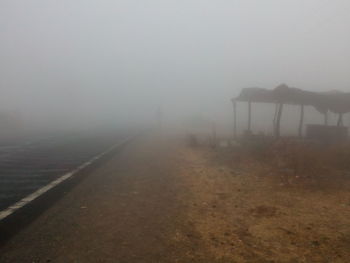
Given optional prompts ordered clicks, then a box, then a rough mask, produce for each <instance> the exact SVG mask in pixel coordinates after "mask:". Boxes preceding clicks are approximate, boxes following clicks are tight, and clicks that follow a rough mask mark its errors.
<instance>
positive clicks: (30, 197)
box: [0, 137, 131, 221]
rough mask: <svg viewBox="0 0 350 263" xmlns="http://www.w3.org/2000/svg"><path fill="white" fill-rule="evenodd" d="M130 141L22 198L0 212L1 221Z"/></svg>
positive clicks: (110, 149)
mask: <svg viewBox="0 0 350 263" xmlns="http://www.w3.org/2000/svg"><path fill="white" fill-rule="evenodd" d="M130 139H131V137H129V138H127V139H125V140H124V141H122V142H120V143H117V144H115V145H113V146H112V147H110V148H109V149H108V150H106V151H105V152H103V153H101V154H99V155H97V156H95V157H93V158H92V159H90V160H89V161H87V162H85V163H83V164H82V165H80V166H79V167H78V168H76V169H74V170H73V171H70V172H68V173H66V174H64V175H62V176H61V177H60V178H58V179H56V180H54V181H52V182H51V183H49V184H48V185H45V186H43V187H42V188H40V189H39V190H37V191H35V192H34V193H32V194H30V195H28V196H26V197H24V198H22V199H21V200H20V201H18V202H16V203H14V204H13V205H11V206H9V207H8V208H6V209H5V210H2V211H0V221H2V220H4V219H5V218H6V217H8V216H10V215H12V214H13V213H14V212H16V211H17V210H18V209H20V208H22V207H24V206H25V205H27V204H29V203H30V202H32V201H33V200H35V199H37V198H38V197H39V196H41V195H43V194H44V193H46V192H48V191H49V190H51V189H52V188H54V187H56V186H57V185H59V184H61V183H62V182H64V181H66V180H67V179H69V178H71V177H72V176H74V175H75V174H77V173H78V172H80V171H81V170H83V169H85V168H86V167H88V166H90V165H92V164H93V163H95V162H96V161H98V160H99V159H101V158H102V157H103V156H105V155H107V154H108V153H110V152H112V151H113V150H115V149H117V148H118V147H120V146H122V145H123V144H125V143H126V142H127V141H129V140H130Z"/></svg>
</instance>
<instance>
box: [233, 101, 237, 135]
mask: <svg viewBox="0 0 350 263" xmlns="http://www.w3.org/2000/svg"><path fill="white" fill-rule="evenodd" d="M232 106H233V138H234V139H237V102H236V100H232Z"/></svg>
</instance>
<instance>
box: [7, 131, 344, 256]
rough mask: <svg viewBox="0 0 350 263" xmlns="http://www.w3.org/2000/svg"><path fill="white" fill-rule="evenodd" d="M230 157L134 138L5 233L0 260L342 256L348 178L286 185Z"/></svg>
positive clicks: (253, 164)
mask: <svg viewBox="0 0 350 263" xmlns="http://www.w3.org/2000/svg"><path fill="white" fill-rule="evenodd" d="M235 158H236V157H235V155H234V153H232V152H230V151H223V150H212V149H209V148H204V147H203V148H200V147H197V148H190V147H187V146H185V145H184V143H182V142H179V141H174V140H170V141H169V140H165V139H164V138H163V139H162V138H157V139H154V138H153V139H152V138H140V139H138V140H136V141H135V142H133V143H132V144H131V145H129V146H128V147H126V149H124V150H123V152H122V153H121V154H118V155H116V156H115V157H114V158H112V159H111V160H110V161H108V162H107V163H106V164H105V165H103V166H102V167H100V168H98V169H97V170H95V171H94V172H93V173H91V174H90V175H88V176H87V178H86V179H84V181H82V182H81V183H80V184H79V185H77V186H76V187H75V188H74V189H73V190H72V191H70V192H68V193H65V194H64V196H63V197H62V198H61V199H60V200H59V201H58V202H56V203H55V204H54V205H53V206H52V207H50V208H49V209H48V210H46V211H45V212H44V213H43V214H41V215H40V216H39V217H38V218H37V219H36V220H35V221H34V222H33V223H32V224H31V225H29V226H28V227H27V228H26V229H24V230H23V231H21V232H20V233H18V234H17V235H16V236H15V237H13V238H12V239H11V240H10V241H9V242H8V243H7V244H6V245H5V246H4V247H3V248H1V249H0V262H4V263H6V262H21V263H22V262H24V263H25V262H64V263H66V262H68V263H69V262H84V263H85V262H87V263H89V262H128V263H130V262H131V263H132V262H152V263H153V262H213V263H215V262H348V259H349V258H350V192H349V189H350V188H349V182H348V180H346V179H344V180H343V181H341V183H339V187H337V184H336V183H333V184H332V187H329V188H327V186H323V187H321V188H317V187H313V188H308V187H301V185H295V186H294V185H293V184H288V185H287V184H285V183H283V181H280V180H276V178H275V177H274V176H271V175H269V171H268V170H266V169H265V167H264V165H261V164H260V163H259V162H254V161H247V162H245V161H244V162H239V164H238V162H236V160H235ZM242 163H243V164H242Z"/></svg>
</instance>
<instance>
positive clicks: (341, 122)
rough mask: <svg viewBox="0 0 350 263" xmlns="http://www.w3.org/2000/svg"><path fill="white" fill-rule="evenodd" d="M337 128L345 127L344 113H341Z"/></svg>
mask: <svg viewBox="0 0 350 263" xmlns="http://www.w3.org/2000/svg"><path fill="white" fill-rule="evenodd" d="M337 126H343V113H339V117H338V123H337Z"/></svg>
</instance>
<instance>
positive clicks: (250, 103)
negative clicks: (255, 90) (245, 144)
mask: <svg viewBox="0 0 350 263" xmlns="http://www.w3.org/2000/svg"><path fill="white" fill-rule="evenodd" d="M251 129H252V102H251V101H248V132H251Z"/></svg>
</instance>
